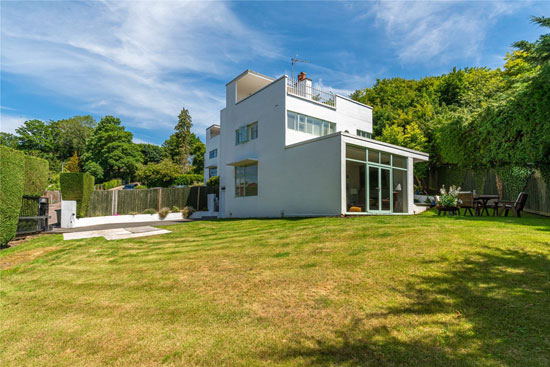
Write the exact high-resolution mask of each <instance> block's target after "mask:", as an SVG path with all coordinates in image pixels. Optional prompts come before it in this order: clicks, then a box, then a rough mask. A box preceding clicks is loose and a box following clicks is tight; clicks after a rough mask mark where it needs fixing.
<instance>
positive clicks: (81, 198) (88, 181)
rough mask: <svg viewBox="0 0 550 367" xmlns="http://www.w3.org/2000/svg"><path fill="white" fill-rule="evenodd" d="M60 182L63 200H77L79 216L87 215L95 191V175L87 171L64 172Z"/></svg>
mask: <svg viewBox="0 0 550 367" xmlns="http://www.w3.org/2000/svg"><path fill="white" fill-rule="evenodd" d="M59 183H60V186H61V195H62V198H63V200H76V211H77V213H76V215H77V217H78V218H82V217H86V216H87V215H88V207H89V206H90V199H91V198H92V192H93V191H94V176H92V175H90V174H89V173H87V172H68V173H62V174H61V175H60V176H59Z"/></svg>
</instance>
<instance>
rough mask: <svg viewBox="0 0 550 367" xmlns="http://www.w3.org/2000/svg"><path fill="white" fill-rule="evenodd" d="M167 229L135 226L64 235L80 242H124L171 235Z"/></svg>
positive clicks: (68, 238)
mask: <svg viewBox="0 0 550 367" xmlns="http://www.w3.org/2000/svg"><path fill="white" fill-rule="evenodd" d="M170 232H171V231H168V230H166V229H160V228H155V227H151V226H139V227H137V226H135V227H127V228H110V229H99V230H95V231H79V232H66V233H63V239H64V240H65V241H67V240H79V239H83V238H92V237H105V239H106V240H109V241H110V240H122V239H126V238H136V237H146V236H156V235H159V234H165V233H170Z"/></svg>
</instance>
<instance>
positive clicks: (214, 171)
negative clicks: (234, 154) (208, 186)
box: [208, 167, 218, 178]
mask: <svg viewBox="0 0 550 367" xmlns="http://www.w3.org/2000/svg"><path fill="white" fill-rule="evenodd" d="M217 175H218V168H217V167H214V168H209V169H208V178H211V177H214V176H217Z"/></svg>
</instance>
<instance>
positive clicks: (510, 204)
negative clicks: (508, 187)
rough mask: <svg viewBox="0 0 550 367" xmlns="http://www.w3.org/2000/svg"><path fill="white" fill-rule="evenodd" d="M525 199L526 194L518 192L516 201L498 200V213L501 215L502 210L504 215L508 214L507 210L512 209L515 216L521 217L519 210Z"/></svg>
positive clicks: (520, 210) (521, 209)
mask: <svg viewBox="0 0 550 367" xmlns="http://www.w3.org/2000/svg"><path fill="white" fill-rule="evenodd" d="M526 201H527V194H526V193H524V192H520V193H519V195H518V198H517V199H516V201H504V200H502V201H500V202H499V207H500V213H499V214H500V215H502V212H504V215H505V216H506V217H507V216H508V211H510V210H511V211H513V212H514V213H515V214H516V216H517V217H521V212H522V211H523V207H524V206H525V202H526Z"/></svg>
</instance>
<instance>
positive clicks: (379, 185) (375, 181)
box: [368, 166, 392, 213]
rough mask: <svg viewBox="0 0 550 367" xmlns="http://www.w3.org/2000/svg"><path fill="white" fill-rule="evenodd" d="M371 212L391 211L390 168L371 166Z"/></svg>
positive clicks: (369, 180)
mask: <svg viewBox="0 0 550 367" xmlns="http://www.w3.org/2000/svg"><path fill="white" fill-rule="evenodd" d="M368 182H369V188H368V190H369V207H368V211H369V212H379V213H390V209H391V207H392V196H391V194H390V193H391V176H390V170H389V169H388V168H382V167H375V166H369V178H368Z"/></svg>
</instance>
